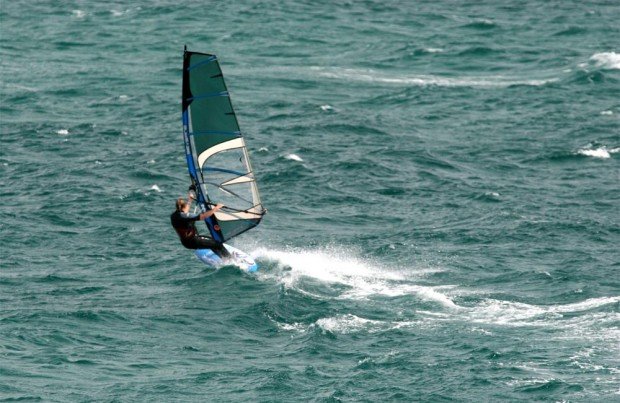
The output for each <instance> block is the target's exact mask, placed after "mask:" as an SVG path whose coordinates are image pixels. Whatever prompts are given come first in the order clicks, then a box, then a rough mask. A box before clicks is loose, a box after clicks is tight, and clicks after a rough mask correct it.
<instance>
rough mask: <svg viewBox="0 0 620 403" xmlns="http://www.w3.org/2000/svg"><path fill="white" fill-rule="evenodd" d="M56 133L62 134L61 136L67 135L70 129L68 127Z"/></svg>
mask: <svg viewBox="0 0 620 403" xmlns="http://www.w3.org/2000/svg"><path fill="white" fill-rule="evenodd" d="M56 134H60V135H61V136H66V135H68V134H69V130H67V129H60V130H58V131H56Z"/></svg>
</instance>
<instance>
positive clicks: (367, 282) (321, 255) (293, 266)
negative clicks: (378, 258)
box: [253, 249, 457, 308]
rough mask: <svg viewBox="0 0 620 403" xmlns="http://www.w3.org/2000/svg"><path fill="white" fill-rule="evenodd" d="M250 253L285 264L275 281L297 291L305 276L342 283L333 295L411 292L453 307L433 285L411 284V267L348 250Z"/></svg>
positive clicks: (349, 296) (359, 296)
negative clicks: (394, 266) (399, 268)
mask: <svg viewBox="0 0 620 403" xmlns="http://www.w3.org/2000/svg"><path fill="white" fill-rule="evenodd" d="M253 256H254V257H255V258H258V259H262V260H268V261H273V262H277V264H278V265H279V266H280V267H283V268H286V269H287V270H284V271H281V272H278V273H277V274H276V276H277V277H276V281H278V282H280V283H282V284H283V285H284V286H286V287H287V288H293V289H297V290H298V291H300V292H305V290H304V289H303V286H302V282H303V280H304V279H306V280H314V281H318V282H321V283H323V284H327V285H339V286H343V288H344V290H343V291H342V292H340V293H339V294H338V295H337V296H336V297H335V298H338V299H352V300H360V299H367V298H371V297H373V296H387V297H398V296H404V295H415V296H416V297H417V298H420V299H422V300H425V301H430V302H435V303H439V304H440V305H442V306H443V307H447V308H456V307H457V306H456V305H455V304H454V302H453V301H452V300H451V299H450V298H449V297H448V296H447V295H445V294H443V293H441V292H439V291H437V290H436V289H435V288H433V287H428V286H422V285H418V284H414V283H413V277H414V275H415V271H414V272H413V273H405V272H403V271H396V270H392V269H389V268H386V267H381V265H380V264H377V263H375V262H371V261H369V260H364V259H361V258H359V257H357V256H355V254H354V253H352V252H350V251H343V250H334V249H323V250H303V249H299V250H290V251H281V250H269V249H258V250H256V251H254V253H253ZM423 272H427V271H423ZM412 274H414V275H412Z"/></svg>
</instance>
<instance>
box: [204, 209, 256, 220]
mask: <svg viewBox="0 0 620 403" xmlns="http://www.w3.org/2000/svg"><path fill="white" fill-rule="evenodd" d="M253 210H254V209H253V208H252V209H249V210H248V212H247V213H246V212H245V211H240V212H234V213H228V212H223V211H221V210H220V211H218V212H217V213H215V218H217V220H218V221H234V220H256V219H258V218H260V216H261V215H260V213H258V212H256V213H252V211H253Z"/></svg>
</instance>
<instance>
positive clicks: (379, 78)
mask: <svg viewBox="0 0 620 403" xmlns="http://www.w3.org/2000/svg"><path fill="white" fill-rule="evenodd" d="M314 70H315V71H317V74H318V75H319V76H321V77H325V78H331V79H337V80H348V81H362V82H368V83H375V84H395V85H407V86H438V87H480V88H485V87H486V88H498V87H500V88H501V87H509V86H513V85H529V86H542V85H545V84H547V83H552V82H556V81H558V80H559V78H556V77H553V78H546V79H528V78H519V77H506V76H499V75H498V76H471V77H441V76H435V75H409V74H405V75H387V74H385V73H382V72H378V71H375V70H370V69H368V70H363V69H345V68H329V69H324V68H314Z"/></svg>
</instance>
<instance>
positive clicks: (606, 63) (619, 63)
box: [590, 52, 620, 70]
mask: <svg viewBox="0 0 620 403" xmlns="http://www.w3.org/2000/svg"><path fill="white" fill-rule="evenodd" d="M590 61H593V62H594V64H595V65H596V67H600V68H602V69H608V70H620V54H618V53H616V52H602V53H595V54H594V55H592V57H590Z"/></svg>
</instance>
